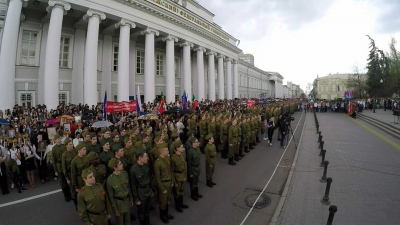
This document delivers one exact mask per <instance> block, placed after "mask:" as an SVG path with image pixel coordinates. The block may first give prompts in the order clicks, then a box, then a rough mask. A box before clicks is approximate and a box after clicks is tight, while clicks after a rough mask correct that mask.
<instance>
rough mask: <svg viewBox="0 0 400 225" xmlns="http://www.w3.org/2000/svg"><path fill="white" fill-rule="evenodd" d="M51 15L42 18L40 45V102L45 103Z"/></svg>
mask: <svg viewBox="0 0 400 225" xmlns="http://www.w3.org/2000/svg"><path fill="white" fill-rule="evenodd" d="M49 23H50V17H48V16H46V17H45V18H43V19H42V26H43V27H42V42H41V45H40V63H39V79H38V103H39V104H43V103H44V86H45V82H44V66H45V62H46V47H47V36H48V35H49Z"/></svg>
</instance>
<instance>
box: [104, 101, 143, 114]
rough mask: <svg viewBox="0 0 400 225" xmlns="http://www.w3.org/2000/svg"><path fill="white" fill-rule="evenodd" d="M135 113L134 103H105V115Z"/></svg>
mask: <svg viewBox="0 0 400 225" xmlns="http://www.w3.org/2000/svg"><path fill="white" fill-rule="evenodd" d="M131 111H136V101H135V100H134V101H130V102H110V101H107V106H106V112H107V113H115V112H131Z"/></svg>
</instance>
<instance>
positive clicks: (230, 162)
mask: <svg viewBox="0 0 400 225" xmlns="http://www.w3.org/2000/svg"><path fill="white" fill-rule="evenodd" d="M229 165H231V166H234V165H236V163H235V162H234V161H233V157H231V158H229Z"/></svg>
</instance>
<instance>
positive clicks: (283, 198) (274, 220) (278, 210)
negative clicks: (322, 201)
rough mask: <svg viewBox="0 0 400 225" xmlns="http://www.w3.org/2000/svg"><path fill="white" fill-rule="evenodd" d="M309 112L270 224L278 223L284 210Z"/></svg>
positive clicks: (275, 224)
mask: <svg viewBox="0 0 400 225" xmlns="http://www.w3.org/2000/svg"><path fill="white" fill-rule="evenodd" d="M307 114H308V113H306V118H305V119H304V124H303V129H302V131H301V136H300V140H299V145H298V147H297V149H296V154H295V156H294V159H293V163H292V167H291V168H290V172H289V175H288V178H287V179H286V184H285V188H284V189H283V192H282V196H281V198H280V200H279V203H278V206H277V207H276V209H275V212H274V215H273V216H272V219H271V222H270V223H269V225H277V224H278V219H279V215H280V214H281V211H282V209H283V206H284V204H285V201H286V197H287V193H288V191H289V186H290V182H291V181H292V177H293V171H294V168H295V166H296V162H297V157H298V155H299V150H300V148H301V145H302V142H303V134H304V128H305V127H306V122H307Z"/></svg>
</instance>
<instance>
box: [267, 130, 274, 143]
mask: <svg viewBox="0 0 400 225" xmlns="http://www.w3.org/2000/svg"><path fill="white" fill-rule="evenodd" d="M272 135H274V128H268V139H269V141H270V143H272Z"/></svg>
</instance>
